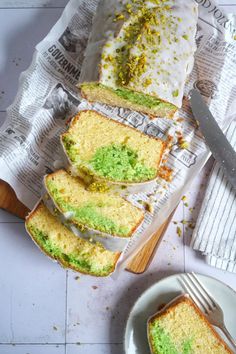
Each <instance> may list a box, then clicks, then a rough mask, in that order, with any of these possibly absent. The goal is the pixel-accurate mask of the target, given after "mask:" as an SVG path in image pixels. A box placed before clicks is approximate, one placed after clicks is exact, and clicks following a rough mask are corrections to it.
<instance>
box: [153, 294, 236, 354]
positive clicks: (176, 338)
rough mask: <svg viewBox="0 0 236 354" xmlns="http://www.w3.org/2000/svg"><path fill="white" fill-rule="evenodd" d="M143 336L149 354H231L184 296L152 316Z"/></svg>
mask: <svg viewBox="0 0 236 354" xmlns="http://www.w3.org/2000/svg"><path fill="white" fill-rule="evenodd" d="M147 333H148V340H149V345H150V349H151V353H152V354H229V353H230V354H233V352H232V351H231V350H230V349H229V348H228V346H227V345H226V343H225V342H224V341H223V340H222V339H221V337H220V336H219V334H218V333H217V332H216V331H215V329H214V328H213V327H212V325H211V324H210V323H209V322H208V320H207V319H206V317H205V316H204V315H203V314H202V312H201V311H200V310H199V309H198V307H197V306H196V305H195V304H194V302H193V301H192V300H191V299H190V297H189V296H188V295H184V296H180V297H178V298H176V299H175V300H174V301H172V302H171V303H170V304H168V305H167V306H166V307H165V308H164V309H163V310H161V311H159V312H158V313H157V314H155V315H154V316H152V317H151V318H150V319H149V320H148V325H147Z"/></svg>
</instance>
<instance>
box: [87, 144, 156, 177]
mask: <svg viewBox="0 0 236 354" xmlns="http://www.w3.org/2000/svg"><path fill="white" fill-rule="evenodd" d="M90 165H91V167H92V168H93V170H94V171H96V172H97V174H98V175H99V176H102V177H106V178H109V179H111V180H114V181H126V182H133V181H135V182H139V181H143V180H151V179H154V178H155V175H156V171H155V169H153V168H148V167H146V166H145V165H144V163H143V162H142V161H139V159H138V154H137V153H136V152H135V151H134V150H132V149H130V148H129V147H127V146H126V145H118V144H117V145H116V144H112V145H108V146H103V147H101V148H99V149H97V151H96V153H95V154H94V156H93V158H92V159H91V161H90Z"/></svg>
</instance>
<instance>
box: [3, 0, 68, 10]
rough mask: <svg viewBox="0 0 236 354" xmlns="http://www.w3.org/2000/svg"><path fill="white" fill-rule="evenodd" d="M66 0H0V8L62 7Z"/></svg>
mask: <svg viewBox="0 0 236 354" xmlns="http://www.w3.org/2000/svg"><path fill="white" fill-rule="evenodd" d="M67 2H68V0H33V1H32V0H1V1H0V8H3V7H7V8H11V7H12V8H17V7H18V8H22V7H64V6H65V5H66V4H67Z"/></svg>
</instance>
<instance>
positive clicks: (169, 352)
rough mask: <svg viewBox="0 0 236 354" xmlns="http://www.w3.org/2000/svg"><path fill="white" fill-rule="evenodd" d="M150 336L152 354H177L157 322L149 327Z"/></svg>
mask: <svg viewBox="0 0 236 354" xmlns="http://www.w3.org/2000/svg"><path fill="white" fill-rule="evenodd" d="M150 334H151V342H152V345H153V348H154V353H165V354H179V352H178V350H177V349H176V347H175V345H174V343H172V341H171V338H170V336H169V335H168V334H167V333H165V331H164V329H163V328H162V327H161V326H160V325H159V323H158V322H156V323H154V324H152V325H151V328H150Z"/></svg>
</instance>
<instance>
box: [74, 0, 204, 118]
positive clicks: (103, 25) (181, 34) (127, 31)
mask: <svg viewBox="0 0 236 354" xmlns="http://www.w3.org/2000/svg"><path fill="white" fill-rule="evenodd" d="M197 18H198V11H197V4H196V2H195V1H193V0H188V1H186V0H168V1H166V0H150V1H148V0H120V1H117V0H101V1H100V2H99V5H98V8H97V11H96V15H95V18H94V21H93V28H92V33H91V35H90V38H89V41H88V47H87V50H86V52H85V59H84V63H83V65H82V70H81V75H80V80H79V81H80V83H79V86H80V88H81V92H82V95H83V96H84V97H85V98H86V99H87V100H88V101H91V102H102V103H106V104H109V105H112V106H117V107H123V108H129V109H131V110H134V111H140V112H143V113H147V114H148V115H150V116H155V117H167V118H172V117H173V116H174V114H175V112H176V111H177V110H178V108H180V107H181V105H182V99H183V93H184V85H185V82H186V80H187V77H188V75H189V74H190V72H191V71H192V68H193V63H194V52H195V50H196V44H195V34H196V28H197Z"/></svg>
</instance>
